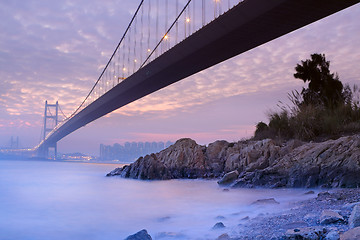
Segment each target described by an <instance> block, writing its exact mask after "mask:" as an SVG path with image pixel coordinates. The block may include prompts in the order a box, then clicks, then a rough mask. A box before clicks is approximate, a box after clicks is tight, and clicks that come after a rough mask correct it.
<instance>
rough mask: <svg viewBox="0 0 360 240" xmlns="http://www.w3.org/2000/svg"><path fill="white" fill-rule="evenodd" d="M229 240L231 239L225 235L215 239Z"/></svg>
mask: <svg viewBox="0 0 360 240" xmlns="http://www.w3.org/2000/svg"><path fill="white" fill-rule="evenodd" d="M230 239H231V237H230V236H229V235H228V234H227V233H224V234H221V235H220V236H219V237H217V238H216V240H230Z"/></svg>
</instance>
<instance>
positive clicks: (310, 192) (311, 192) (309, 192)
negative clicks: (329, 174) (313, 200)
mask: <svg viewBox="0 0 360 240" xmlns="http://www.w3.org/2000/svg"><path fill="white" fill-rule="evenodd" d="M304 194H305V195H309V194H315V192H314V191H308V192H306V193H304Z"/></svg>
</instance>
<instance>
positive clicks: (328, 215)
mask: <svg viewBox="0 0 360 240" xmlns="http://www.w3.org/2000/svg"><path fill="white" fill-rule="evenodd" d="M338 222H344V218H343V216H341V215H340V214H339V213H337V212H335V211H333V210H323V211H322V213H321V215H320V224H322V225H326V224H331V223H338Z"/></svg>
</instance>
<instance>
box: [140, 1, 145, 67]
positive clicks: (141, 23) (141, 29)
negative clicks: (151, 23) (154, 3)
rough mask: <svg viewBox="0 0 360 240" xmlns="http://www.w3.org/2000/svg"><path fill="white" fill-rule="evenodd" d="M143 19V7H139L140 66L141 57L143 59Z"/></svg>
mask: <svg viewBox="0 0 360 240" xmlns="http://www.w3.org/2000/svg"><path fill="white" fill-rule="evenodd" d="M143 17H144V6H142V7H141V20H140V25H141V26H140V32H141V37H140V64H141V63H142V59H143V58H142V57H143V39H144V21H143Z"/></svg>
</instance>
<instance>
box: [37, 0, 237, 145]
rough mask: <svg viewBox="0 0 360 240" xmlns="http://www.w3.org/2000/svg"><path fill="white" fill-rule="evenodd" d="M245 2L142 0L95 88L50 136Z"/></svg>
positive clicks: (228, 0)
mask: <svg viewBox="0 0 360 240" xmlns="http://www.w3.org/2000/svg"><path fill="white" fill-rule="evenodd" d="M242 1H243V0H176V1H174V0H141V1H140V4H139V6H138V8H137V9H136V11H135V13H134V15H133V18H132V19H131V21H130V23H129V25H128V27H127V29H126V31H125V33H124V34H123V36H122V38H121V40H120V42H119V43H118V45H117V47H116V48H115V51H114V52H113V54H112V56H111V57H110V59H109V61H108V63H107V64H106V66H105V67H104V69H103V71H102V73H101V74H100V76H99V78H98V79H97V81H96V82H95V84H94V86H93V88H92V89H91V90H90V92H89V93H88V95H87V96H86V98H85V99H84V100H83V102H82V103H81V104H80V106H79V107H78V108H77V109H76V110H75V111H74V112H73V113H72V114H71V116H70V117H68V118H66V119H65V120H64V121H62V122H60V123H59V124H58V125H57V126H56V127H55V128H54V129H53V130H52V131H51V132H50V133H49V134H48V136H49V135H51V134H52V133H53V132H54V131H56V130H57V129H58V128H59V127H61V126H62V125H63V124H64V123H65V122H66V121H67V120H69V119H70V118H72V117H73V116H75V115H76V114H77V113H78V112H79V111H81V110H82V109H84V108H86V107H87V106H88V105H90V104H91V103H93V102H94V101H96V100H97V99H98V98H99V97H101V96H102V95H104V94H105V93H106V92H108V91H109V90H110V89H112V88H113V87H115V86H116V85H118V84H119V83H121V82H122V81H124V80H125V79H126V78H128V77H129V76H131V75H132V74H134V73H135V72H136V71H138V70H139V69H140V68H142V67H144V66H145V65H147V64H149V63H150V62H152V61H153V60H154V59H156V58H157V57H159V56H160V55H162V54H163V53H165V52H166V51H168V50H169V49H171V48H172V47H174V46H175V45H176V44H178V43H179V42H181V41H183V40H185V39H186V38H187V37H189V36H190V35H192V34H193V33H195V32H196V31H198V30H199V29H200V28H202V27H204V26H205V25H207V24H208V23H210V22H211V21H213V20H215V19H216V18H218V17H219V16H220V15H222V14H223V13H225V12H227V11H228V10H229V9H231V8H233V7H234V6H236V5H237V4H239V3H241V2H242ZM42 143H43V141H42V142H41V143H40V144H39V145H38V146H37V147H36V148H38V147H39V146H40V145H41V144H42Z"/></svg>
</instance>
